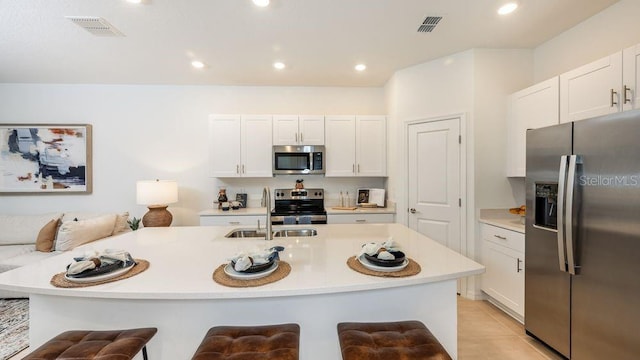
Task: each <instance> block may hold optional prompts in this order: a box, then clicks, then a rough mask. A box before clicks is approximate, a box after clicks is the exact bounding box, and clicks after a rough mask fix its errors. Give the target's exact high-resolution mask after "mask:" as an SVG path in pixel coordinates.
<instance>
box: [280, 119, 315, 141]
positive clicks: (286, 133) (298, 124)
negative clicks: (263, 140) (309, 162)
mask: <svg viewBox="0 0 640 360" xmlns="http://www.w3.org/2000/svg"><path fill="white" fill-rule="evenodd" d="M273 145H324V116H323V115H300V116H298V115H274V117H273Z"/></svg>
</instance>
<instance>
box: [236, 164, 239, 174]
mask: <svg viewBox="0 0 640 360" xmlns="http://www.w3.org/2000/svg"><path fill="white" fill-rule="evenodd" d="M236 174H240V165H236Z"/></svg>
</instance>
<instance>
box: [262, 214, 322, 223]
mask: <svg viewBox="0 0 640 360" xmlns="http://www.w3.org/2000/svg"><path fill="white" fill-rule="evenodd" d="M326 223H327V215H326V214H324V215H322V214H315V215H294V214H285V215H271V225H308V224H326Z"/></svg>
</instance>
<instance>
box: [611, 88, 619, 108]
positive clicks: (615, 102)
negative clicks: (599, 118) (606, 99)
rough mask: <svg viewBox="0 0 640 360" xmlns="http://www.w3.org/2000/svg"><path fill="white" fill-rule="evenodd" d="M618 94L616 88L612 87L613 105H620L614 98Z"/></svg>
mask: <svg viewBox="0 0 640 360" xmlns="http://www.w3.org/2000/svg"><path fill="white" fill-rule="evenodd" d="M616 95H618V93H617V92H616V91H615V90H613V89H611V107H614V105H618V102H617V101H615V99H614V97H615V96H616Z"/></svg>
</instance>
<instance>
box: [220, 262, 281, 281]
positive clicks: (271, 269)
mask: <svg viewBox="0 0 640 360" xmlns="http://www.w3.org/2000/svg"><path fill="white" fill-rule="evenodd" d="M277 268H278V262H277V261H274V262H273V265H271V267H269V268H268V269H267V270H265V271H262V272H256V273H242V272H238V271H235V270H234V269H233V267H232V266H231V263H229V264H227V266H225V267H224V273H225V274H227V275H229V277H231V278H234V279H238V280H253V279H260V278H263V277H265V276H267V275H269V274H271V273H272V272H274V271H276V269H277Z"/></svg>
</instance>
